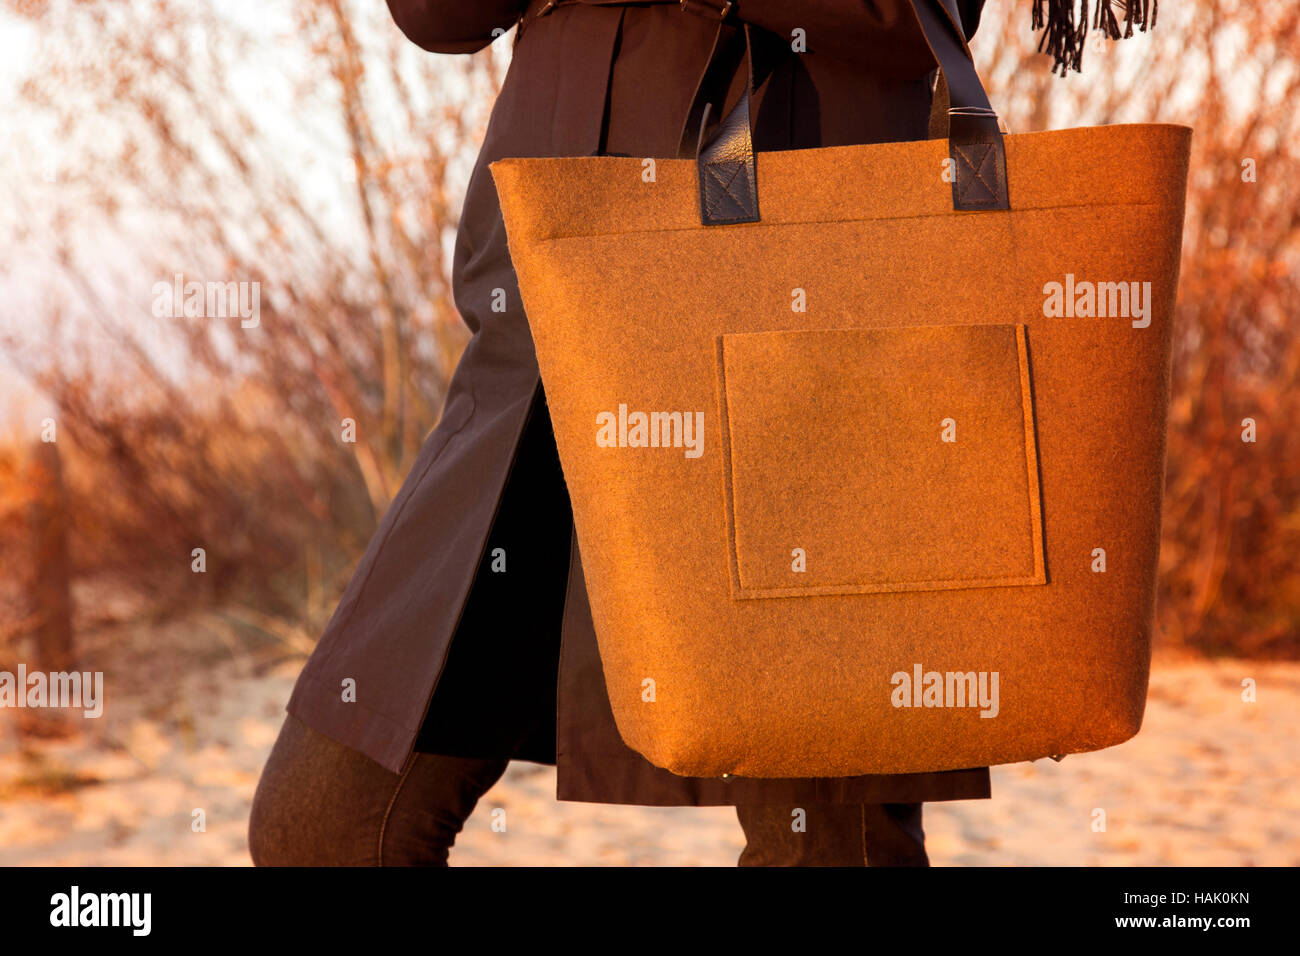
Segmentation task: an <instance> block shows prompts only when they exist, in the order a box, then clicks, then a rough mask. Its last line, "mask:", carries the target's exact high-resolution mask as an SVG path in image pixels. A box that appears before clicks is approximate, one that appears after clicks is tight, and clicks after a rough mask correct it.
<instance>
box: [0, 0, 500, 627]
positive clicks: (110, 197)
mask: <svg viewBox="0 0 1300 956" xmlns="http://www.w3.org/2000/svg"><path fill="white" fill-rule="evenodd" d="M8 7H9V10H10V12H11V13H16V14H17V15H19V16H20V17H22V18H24V19H25V20H26V21H27V22H28V23H30V24H34V25H35V27H36V29H37V31H38V33H39V35H40V36H41V37H42V38H43V39H44V40H45V41H46V42H44V43H43V44H42V46H41V56H40V59H39V61H38V63H37V65H36V69H34V70H33V72H32V74H31V75H30V77H29V78H28V79H27V80H26V82H25V83H24V85H23V89H22V93H23V98H24V101H25V103H26V104H27V106H28V107H29V110H30V112H29V118H31V122H29V123H28V124H27V125H26V127H23V126H21V125H20V124H19V125H18V132H16V134H15V142H16V144H17V145H18V148H19V149H20V150H22V149H27V150H29V151H31V152H32V154H33V155H35V154H37V153H42V152H43V153H44V154H46V155H47V156H48V158H47V160H46V161H45V162H44V164H43V165H42V166H41V168H39V169H36V168H33V169H32V170H29V174H33V173H37V172H39V173H40V174H41V179H43V180H44V181H43V182H42V181H38V180H37V179H36V178H35V176H33V177H32V181H31V182H30V183H28V184H26V185H27V186H28V187H30V188H24V189H22V190H20V191H19V193H18V195H19V197H20V202H22V203H23V204H24V205H23V208H19V209H17V210H16V211H15V215H14V217H13V219H14V221H15V222H16V223H18V231H17V232H16V235H15V237H14V239H15V240H16V243H17V244H18V245H20V246H21V247H22V248H23V249H24V250H25V252H26V259H27V260H28V261H36V262H38V263H41V264H42V265H43V269H42V270H41V271H40V272H38V273H36V274H35V275H33V276H31V279H30V281H32V282H35V283H40V284H41V285H42V287H43V288H42V290H41V295H40V296H39V297H38V298H39V301H40V302H42V303H48V305H46V306H44V307H43V308H41V309H40V312H39V313H34V314H33V313H29V314H27V315H23V316H21V317H20V318H19V319H18V320H17V321H16V322H13V321H11V322H10V323H8V325H7V327H6V326H5V325H4V324H0V333H3V334H4V335H5V341H4V342H0V344H3V345H7V348H8V352H9V356H10V361H11V362H12V364H13V365H15V366H16V367H18V368H20V369H22V370H23V371H24V373H25V374H26V376H27V377H28V378H29V380H30V382H31V383H32V385H33V386H34V387H35V388H36V389H37V390H38V391H39V392H40V393H41V394H42V395H44V396H47V397H48V398H49V399H50V400H51V401H52V402H53V405H54V406H55V408H56V412H55V414H54V416H53V417H54V418H55V419H56V421H57V426H58V439H59V443H60V445H61V446H63V448H64V459H65V461H66V463H67V474H68V482H67V483H68V488H69V500H70V508H71V510H72V513H73V516H74V519H73V520H74V531H73V533H74V547H73V551H74V554H75V555H76V560H77V563H78V571H79V572H80V573H81V574H82V575H85V576H96V577H99V578H103V577H105V576H108V577H111V578H113V579H115V580H117V581H118V582H119V583H120V584H121V585H122V586H127V587H132V588H136V589H145V590H147V591H148V593H150V594H152V595H154V596H156V598H157V599H158V602H159V604H160V605H161V607H160V610H167V609H168V608H182V607H193V606H194V605H195V604H196V603H199V602H213V603H221V602H231V601H236V602H246V603H251V604H253V605H255V606H256V607H257V608H258V609H260V610H262V611H266V612H270V613H273V614H276V615H281V616H284V617H286V618H299V619H301V618H302V617H304V616H306V617H313V616H315V617H319V616H321V615H324V614H327V613H328V611H329V609H331V608H332V600H331V598H332V597H333V598H336V597H337V592H338V590H339V588H340V587H341V584H342V583H343V580H344V579H345V577H346V573H347V571H348V570H349V568H350V566H351V565H352V563H353V562H354V561H355V559H356V557H357V555H358V553H359V551H360V549H361V548H362V547H363V546H364V544H365V542H366V540H367V539H368V538H369V536H370V534H371V532H372V531H373V529H374V526H375V524H376V521H377V519H378V516H379V515H380V514H382V512H383V510H384V508H385V507H386V506H387V504H388V502H389V500H390V499H391V498H392V496H393V495H394V494H395V492H396V490H397V488H398V486H399V485H400V483H401V480H402V478H403V477H404V475H405V473H406V471H407V470H408V469H409V467H410V464H411V462H412V461H413V459H414V458H415V456H416V454H417V452H418V450H419V447H420V445H421V443H422V441H423V439H424V437H425V435H426V434H427V433H428V431H429V430H430V429H431V428H432V427H433V425H434V424H435V423H436V421H437V417H438V415H439V412H440V409H441V405H442V402H443V399H444V396H445V392H446V387H447V382H448V379H449V377H450V374H451V371H452V370H453V369H454V367H455V363H456V361H457V359H458V357H459V354H460V351H461V349H462V348H463V345H464V342H465V339H466V334H467V333H466V331H465V329H464V326H463V324H462V323H461V322H460V320H459V317H458V315H457V314H456V311H455V309H454V307H453V305H452V302H451V291H450V255H451V250H452V239H453V237H454V234H455V230H456V226H457V217H458V214H459V206H460V197H461V196H462V195H463V193H464V189H465V181H466V179H467V175H468V171H469V168H470V167H471V165H472V161H473V158H474V155H475V153H476V148H477V144H478V142H479V141H480V139H481V136H482V131H483V127H484V124H485V121H486V116H487V110H488V108H489V107H490V104H491V102H492V99H493V96H494V94H495V90H496V89H497V87H498V85H499V82H500V79H501V75H502V70H503V60H504V59H505V56H504V55H503V52H502V51H501V50H496V51H487V52H485V53H482V54H479V55H476V56H474V57H456V58H448V57H434V56H431V55H429V54H426V53H424V52H423V51H420V50H419V49H417V48H416V47H414V46H413V45H412V44H410V43H409V42H408V41H407V40H406V39H405V38H404V37H403V36H402V35H401V34H400V33H399V31H398V30H397V28H396V27H395V26H394V25H393V24H392V23H391V20H390V18H389V16H388V13H387V10H386V8H385V7H384V5H383V4H382V3H380V4H375V3H372V2H369V0H365V2H344V0H312V2H303V3H297V4H292V5H283V6H278V7H267V8H266V9H265V10H263V11H261V12H259V13H258V16H257V18H256V20H255V22H252V23H247V24H245V23H241V21H240V20H239V18H238V16H237V15H236V13H235V12H234V11H228V10H226V11H223V10H220V9H219V8H217V7H212V6H211V5H210V4H206V3H200V2H192V0H191V2H168V3H161V2H144V0H134V2H127V3H123V2H115V0H81V2H71V0H64V2H57V0H56V2H51V3H42V4H30V3H26V2H18V0H14V2H10V3H9V4H8ZM503 45H504V44H498V46H503ZM22 135H25V136H27V138H28V142H26V143H23V142H22V141H21V140H19V139H17V137H18V136H22ZM11 268H12V266H11ZM178 273H179V274H181V275H183V276H184V279H185V281H191V280H193V281H198V282H203V283H206V282H235V283H240V282H243V283H257V284H258V288H259V291H260V295H259V299H260V302H259V304H260V322H259V324H258V325H257V327H255V328H244V327H242V325H241V323H240V320H239V319H238V318H237V317H236V318H220V317H211V316H209V317H206V318H194V317H192V318H185V317H172V316H161V317H160V316H158V315H156V314H155V313H154V305H155V302H154V299H155V295H154V286H155V284H156V283H160V282H161V283H170V282H171V281H172V277H173V276H174V275H176V274H178ZM10 278H11V279H12V278H13V276H12V275H11V276H10ZM24 278H26V277H24ZM250 288H251V286H250ZM347 420H350V421H352V422H354V423H355V431H354V434H355V441H351V442H350V441H345V440H344V435H345V431H344V423H345V421H347ZM38 429H39V422H37V421H35V420H32V421H26V422H23V423H22V424H21V427H20V428H19V431H20V433H24V432H25V433H26V434H27V435H29V436H31V437H34V436H35V435H36V433H37V431H38ZM196 547H202V548H204V549H205V550H206V554H207V573H206V574H205V575H202V576H196V575H194V574H192V573H191V571H190V562H191V557H190V555H191V551H192V549H193V548H196ZM320 623H321V622H320V621H319V620H314V621H310V620H309V621H306V622H305V624H306V626H308V627H316V626H319V624H320Z"/></svg>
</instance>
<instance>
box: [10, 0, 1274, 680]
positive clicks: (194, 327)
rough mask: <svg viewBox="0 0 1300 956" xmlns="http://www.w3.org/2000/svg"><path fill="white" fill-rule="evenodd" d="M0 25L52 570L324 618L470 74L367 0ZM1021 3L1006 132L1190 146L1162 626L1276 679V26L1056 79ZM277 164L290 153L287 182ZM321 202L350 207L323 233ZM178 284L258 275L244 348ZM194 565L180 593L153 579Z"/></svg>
mask: <svg viewBox="0 0 1300 956" xmlns="http://www.w3.org/2000/svg"><path fill="white" fill-rule="evenodd" d="M8 3H9V7H10V8H11V9H14V10H17V11H19V12H20V13H21V14H22V15H23V16H25V17H28V18H30V19H31V20H32V21H34V22H36V23H37V24H38V26H39V28H40V30H41V31H42V34H43V35H45V36H47V37H50V38H54V39H57V42H51V43H49V44H48V55H47V60H46V61H43V62H42V63H41V66H40V70H39V71H38V72H37V74H36V75H34V76H33V77H32V78H31V80H30V81H29V82H28V83H27V85H26V87H25V90H24V92H25V95H26V98H27V101H28V102H29V103H30V104H32V105H33V107H34V108H36V109H38V110H39V111H40V112H41V115H42V116H44V117H47V118H48V119H49V120H50V130H51V131H50V133H49V135H50V136H51V137H53V138H54V139H55V141H57V142H58V143H59V144H60V149H59V151H58V154H57V155H58V158H59V160H60V161H59V163H57V164H56V168H54V169H53V170H51V171H49V175H48V176H47V178H49V179H51V180H52V187H51V188H50V189H48V190H46V191H45V192H44V193H42V194H41V195H42V197H43V198H42V199H41V201H40V202H41V203H42V204H43V205H38V203H37V202H36V201H33V203H32V208H30V209H26V210H23V209H20V210H19V212H20V214H21V215H20V216H19V218H20V220H21V221H24V222H27V223H29V224H31V223H44V225H43V226H35V225H31V226H29V232H28V234H27V236H26V237H25V239H26V241H27V243H28V244H29V245H35V246H38V247H41V248H42V249H43V251H44V253H45V255H44V260H45V261H49V262H52V263H55V264H57V268H56V270H55V271H53V272H52V273H50V274H49V275H44V276H42V277H40V281H42V282H43V283H44V286H45V288H46V293H45V294H44V295H43V296H42V301H44V302H47V303H51V304H50V305H48V306H47V307H45V308H43V309H42V310H41V312H40V314H35V315H33V316H31V317H30V319H31V324H32V326H33V328H38V331H39V335H38V336H37V337H36V343H35V347H33V346H32V345H31V342H30V337H29V341H28V344H27V345H24V344H23V343H22V342H19V341H17V340H12V341H11V342H10V347H11V349H13V350H14V354H15V355H17V356H18V360H19V362H20V364H22V365H23V367H25V368H27V369H28V371H29V374H30V375H31V376H32V377H33V379H34V381H35V382H36V383H37V384H38V385H39V386H40V387H41V388H42V389H43V390H44V391H45V392H46V393H47V394H48V395H50V396H51V397H52V398H53V399H54V401H55V403H56V405H57V407H58V410H59V411H58V418H59V424H60V428H61V437H65V438H67V439H69V440H70V441H71V443H72V446H73V447H72V450H71V451H70V453H69V455H68V459H69V468H68V475H69V478H68V482H69V486H70V488H71V493H72V497H73V501H74V507H75V514H76V526H75V534H76V536H77V541H76V547H75V553H76V554H77V555H78V560H79V562H80V569H81V571H82V572H83V573H87V574H91V573H102V572H104V571H105V570H112V571H114V572H116V573H118V574H119V575H120V576H121V577H122V578H123V579H127V580H131V581H135V582H137V583H138V582H143V581H150V582H151V583H150V584H149V586H150V587H151V588H152V589H153V590H155V591H156V592H157V593H159V594H168V593H170V594H171V595H172V602H173V603H178V604H185V603H187V602H193V601H194V600H197V599H199V598H203V599H211V600H213V601H229V600H232V599H234V598H235V597H238V598H239V599H241V600H243V599H245V597H246V595H247V594H248V593H252V594H253V595H255V596H256V600H257V601H258V602H259V603H260V604H261V605H262V606H265V607H268V608H272V609H274V610H275V612H276V613H280V614H284V615H290V616H292V615H298V616H300V617H301V616H306V617H309V618H310V617H311V616H312V615H313V614H315V613H322V614H323V613H328V610H329V608H330V607H331V606H332V600H331V597H332V596H335V595H336V594H337V589H338V587H339V586H340V584H341V583H342V580H343V575H344V574H345V573H346V570H347V568H348V566H349V565H350V562H351V561H352V560H355V556H356V554H357V551H358V550H359V548H360V547H361V546H362V544H363V543H364V541H365V539H366V537H367V536H368V534H369V532H370V530H371V529H372V528H373V526H374V522H375V519H376V516H377V514H378V513H379V512H380V511H382V508H383V507H384V505H385V504H386V502H387V501H388V500H389V498H390V497H391V496H392V494H393V492H394V491H395V489H396V487H397V485H398V483H399V482H400V480H401V477H402V475H403V474H404V472H405V470H406V469H407V467H409V464H410V462H411V460H412V458H413V456H414V454H415V453H416V450H417V449H418V447H419V444H420V442H421V439H422V438H423V436H424V434H425V433H426V432H427V430H428V428H429V427H430V426H431V425H432V424H433V423H434V421H435V420H436V417H437V411H438V406H439V404H440V402H441V400H442V396H443V394H444V392H445V387H446V382H447V378H448V376H449V374H450V371H451V369H452V368H453V366H454V363H455V360H456V357H457V356H458V354H459V350H460V347H461V345H462V344H463V340H464V330H463V328H462V326H461V324H460V323H459V320H458V319H457V317H456V315H455V311H454V309H453V307H452V304H451V297H450V292H449V279H448V275H449V263H448V254H449V250H450V237H451V234H452V232H453V231H454V228H455V224H456V209H457V207H458V201H459V197H460V196H461V195H462V194H463V191H464V185H465V175H464V174H465V169H466V166H467V163H468V161H469V160H470V159H472V154H473V148H474V144H475V142H476V141H477V138H478V135H479V133H480V131H481V128H482V122H483V118H484V115H485V109H486V107H487V106H488V105H489V104H490V101H491V96H492V93H493V91H494V89H495V88H496V84H497V82H498V81H499V78H500V68H501V59H500V57H499V56H496V55H478V56H476V57H474V58H470V59H465V58H455V59H451V58H445V57H431V56H428V55H425V54H422V53H421V52H420V51H418V50H416V49H415V48H414V47H413V46H411V45H410V44H409V43H407V42H406V41H405V40H404V39H403V38H402V37H401V36H400V35H399V34H398V33H397V31H396V30H395V29H394V28H393V27H392V25H391V24H390V23H388V22H387V14H386V11H385V10H384V8H383V5H382V4H376V3H369V2H366V3H352V4H344V3H343V2H342V0H305V2H302V3H299V4H297V5H294V6H293V7H292V11H293V12H292V13H291V14H288V16H290V17H291V19H289V20H287V21H285V22H283V23H280V22H276V21H275V20H274V18H272V17H269V15H270V14H271V13H272V12H273V11H274V9H275V8H268V9H267V11H266V12H267V14H268V20H267V22H265V23H259V24H257V25H256V26H255V27H254V28H251V29H250V28H244V29H241V28H240V27H239V26H238V24H237V23H236V22H235V21H234V20H233V19H232V18H231V17H230V16H229V15H226V14H222V15H217V14H215V13H213V11H212V10H211V9H209V8H207V7H205V6H203V5H201V4H198V3H194V2H188V3H179V2H171V3H161V2H157V3H155V2H128V3H119V2H110V0H83V2H75V3H74V2H71V0H63V2H51V3H42V4H33V3H29V2H26V0H8ZM1030 6H1031V4H1030V3H1029V2H1028V0H1015V2H1012V0H993V2H991V3H990V4H989V6H988V7H987V8H986V10H985V13H984V16H983V21H982V26H981V30H980V35H979V37H978V38H977V40H976V43H975V51H976V56H977V60H978V62H979V66H980V68H981V71H982V73H983V74H984V76H985V77H986V79H987V81H988V85H989V88H990V94H991V96H992V99H993V102H994V105H995V106H996V107H998V108H999V109H1000V111H1001V112H1002V113H1003V115H1004V117H1005V118H1006V119H1007V121H1008V123H1009V125H1010V127H1011V129H1012V130H1013V131H1029V130H1037V129H1050V128H1060V127H1066V126H1076V125H1091V124H1101V123H1115V122H1147V121H1160V122H1181V123H1187V124H1189V125H1191V126H1193V127H1194V128H1195V130H1196V134H1195V137H1194V154H1193V159H1192V175H1191V182H1190V188H1189V194H1188V206H1187V229H1186V234H1185V239H1184V256H1183V264H1182V281H1181V288H1180V297H1179V303H1178V311H1177V316H1176V332H1175V359H1174V397H1173V404H1172V410H1171V422H1170V433H1169V444H1168V491H1167V496H1166V513H1165V539H1164V546H1163V551H1162V566H1161V585H1160V602H1159V628H1160V633H1161V637H1162V639H1163V640H1164V641H1166V642H1169V643H1174V644H1179V645H1184V646H1190V647H1197V648H1201V649H1204V650H1207V651H1211V652H1235V653H1243V654H1250V655H1259V656H1292V657H1294V656H1296V655H1297V654H1298V653H1300V637H1298V636H1297V635H1298V634H1300V610H1298V608H1300V446H1298V445H1297V439H1296V437H1295V434H1294V431H1293V430H1292V423H1293V422H1295V421H1297V420H1300V390H1298V389H1297V388H1296V387H1295V386H1296V382H1297V363H1298V362H1300V331H1298V330H1297V325H1296V322H1295V319H1296V317H1297V312H1298V311H1300V310H1298V308H1297V304H1298V302H1300V290H1298V289H1297V283H1298V282H1300V268H1298V266H1300V263H1298V262H1297V258H1298V256H1297V227H1296V217H1297V213H1298V211H1300V157H1297V150H1298V149H1300V145H1298V144H1300V136H1297V132H1298V130H1297V123H1300V111H1296V110H1295V109H1293V108H1292V104H1293V103H1294V102H1296V101H1297V93H1298V92H1300V23H1298V22H1297V17H1298V16H1300V12H1298V11H1297V8H1296V6H1295V5H1294V4H1252V3H1247V2H1245V0H1181V2H1178V0H1165V3H1164V4H1162V5H1161V6H1160V12H1159V21H1158V24H1157V26H1156V27H1155V29H1154V30H1153V31H1151V32H1150V33H1149V34H1139V35H1138V36H1136V37H1134V38H1132V39H1126V40H1123V41H1110V42H1105V43H1102V44H1098V43H1096V42H1095V40H1094V41H1090V42H1089V44H1088V46H1087V48H1086V51H1085V53H1084V56H1083V62H1082V67H1083V72H1082V73H1081V74H1080V73H1070V74H1069V75H1068V76H1066V77H1064V78H1059V77H1057V76H1054V75H1052V73H1051V71H1050V68H1051V63H1050V61H1049V60H1048V58H1046V57H1044V56H1041V55H1038V54H1036V53H1035V52H1034V49H1033V48H1034V45H1035V38H1034V37H1033V35H1032V34H1031V32H1030V30H1029V8H1030ZM1093 9H1094V12H1095V9H1096V4H1093ZM498 46H503V44H498ZM498 52H501V51H498ZM266 57H273V58H277V63H276V65H275V66H273V67H271V68H269V69H268V68H267V67H266V65H265V63H264V62H263V61H264V59H265V58H266ZM281 62H283V64H284V68H283V70H281V68H280V63H281ZM280 72H284V73H286V74H292V75H293V76H294V77H297V79H296V80H295V81H294V82H295V83H296V86H295V87H294V89H293V96H292V98H291V99H290V100H289V101H288V104H287V105H286V103H285V102H284V101H282V100H280V101H273V100H272V99H271V98H265V97H257V96H255V97H252V98H251V99H250V98H249V97H248V96H247V95H243V96H239V95H236V91H237V90H238V89H240V88H241V85H242V84H246V83H247V82H254V81H258V79H259V78H260V77H265V76H266V75H268V74H270V75H275V74H278V73H280ZM250 77H251V79H250ZM244 92H245V94H246V93H247V91H246V90H245V91H244ZM286 143H288V144H290V145H296V146H299V147H300V146H301V145H302V144H303V143H313V144H314V143H319V144H320V149H319V151H318V152H313V153H312V154H311V159H312V160H313V162H309V163H307V164H306V165H303V164H302V159H301V157H302V152H301V150H300V149H299V150H298V151H297V152H295V151H294V150H292V149H289V150H286V149H285V144H286ZM31 148H33V149H39V144H33V145H32V146H31ZM317 160H318V162H317ZM1247 160H1249V161H1251V162H1252V163H1253V167H1254V169H1255V171H1256V181H1253V182H1250V181H1245V180H1244V179H1243V163H1244V162H1246V161H1247ZM1135 161H1140V159H1139V158H1135ZM322 183H324V184H325V188H326V190H327V191H330V190H332V196H333V197H335V198H337V197H340V196H345V197H347V200H348V201H347V202H346V203H344V204H342V208H343V213H342V215H340V211H339V210H340V204H339V203H337V202H335V203H332V204H330V203H326V204H324V205H322V204H321V203H320V202H319V199H320V193H321V184H322ZM306 184H312V185H313V186H314V187H315V191H314V192H313V191H312V190H311V189H307V188H305V185H306ZM46 207H48V208H46ZM42 214H45V215H42ZM121 250H128V252H129V254H127V255H123V254H121ZM114 253H117V254H114ZM176 272H182V273H184V274H185V275H186V277H187V278H198V279H200V280H204V279H212V278H216V279H225V280H233V281H257V282H260V283H261V284H262V321H261V327H260V328H259V329H258V330H240V329H239V328H238V327H237V325H232V324H231V323H229V322H225V323H222V322H212V321H209V320H203V321H199V322H187V321H183V320H167V321H166V322H160V321H158V320H156V319H153V318H152V317H151V316H150V315H149V313H148V299H149V297H148V294H147V290H148V289H149V287H150V286H151V284H152V283H153V282H155V281H158V280H164V281H165V280H166V279H168V278H169V277H170V276H171V275H173V274H174V273H176ZM127 289H129V290H132V292H131V296H125V297H124V296H123V295H122V294H114V291H113V290H118V291H119V293H120V290H127ZM132 296H134V297H133V298H132ZM88 329H89V330H93V331H94V332H95V334H94V335H93V336H92V335H90V334H89V333H88V331H87V330H88ZM19 338H21V337H19ZM105 359H107V361H105ZM343 418H353V419H355V420H356V422H357V425H358V429H357V437H358V441H357V442H356V444H354V445H347V444H343V443H341V442H340V441H339V428H340V420H341V419H343ZM1246 418H1250V419H1254V420H1255V422H1256V423H1257V429H1258V441H1257V442H1255V443H1243V442H1242V441H1241V432H1242V420H1243V419H1246ZM199 545H204V546H206V547H207V548H208V554H209V576H208V578H207V579H206V581H205V583H204V585H203V587H204V588H206V589H207V590H205V592H204V593H203V594H202V595H200V594H198V593H197V592H196V590H195V588H196V585H195V583H194V580H193V578H192V577H185V578H182V577H181V575H188V563H189V551H190V549H191V548H192V547H194V546H199ZM311 569H316V570H314V571H313V570H311ZM151 574H153V575H159V574H161V575H162V578H164V579H166V581H164V580H162V579H158V580H153V579H151V578H150V575H151ZM308 581H315V582H316V583H315V585H313V586H312V588H308V585H307V583H306V582H308ZM309 590H310V591H311V592H312V593H313V594H315V595H316V597H315V598H309V597H308V591H309ZM309 626H314V624H311V623H309Z"/></svg>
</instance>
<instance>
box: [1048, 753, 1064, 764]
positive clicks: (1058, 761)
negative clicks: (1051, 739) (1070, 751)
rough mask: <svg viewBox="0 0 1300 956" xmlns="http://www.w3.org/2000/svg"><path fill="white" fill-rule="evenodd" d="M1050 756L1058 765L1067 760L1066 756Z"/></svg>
mask: <svg viewBox="0 0 1300 956" xmlns="http://www.w3.org/2000/svg"><path fill="white" fill-rule="evenodd" d="M1048 756H1049V757H1051V758H1052V759H1053V760H1055V761H1056V762H1057V763H1060V762H1061V761H1062V760H1064V759H1065V754H1048Z"/></svg>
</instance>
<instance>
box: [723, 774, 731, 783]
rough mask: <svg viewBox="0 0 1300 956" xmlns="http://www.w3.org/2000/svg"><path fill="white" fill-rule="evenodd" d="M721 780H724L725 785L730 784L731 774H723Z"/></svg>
mask: <svg viewBox="0 0 1300 956" xmlns="http://www.w3.org/2000/svg"><path fill="white" fill-rule="evenodd" d="M722 779H723V780H725V781H726V782H727V783H731V774H729V773H724V774H723V775H722Z"/></svg>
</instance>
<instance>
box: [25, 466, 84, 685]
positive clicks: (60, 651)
mask: <svg viewBox="0 0 1300 956" xmlns="http://www.w3.org/2000/svg"><path fill="white" fill-rule="evenodd" d="M31 478H32V480H31V481H30V483H29V485H28V487H30V488H31V489H32V490H33V496H32V505H31V532H32V548H33V552H32V557H33V564H32V579H31V603H32V611H33V613H34V614H35V617H36V628H35V634H36V660H37V663H38V664H39V665H40V667H41V668H42V669H43V670H45V671H47V672H49V671H68V670H71V669H72V667H73V665H74V655H73V648H72V592H71V577H72V565H71V561H70V560H69V557H68V506H67V497H66V495H65V494H64V488H63V467H62V463H61V461H60V459H59V446H58V445H57V444H56V443H55V442H44V441H38V442H37V443H36V445H35V447H34V448H33V452H32V468H31Z"/></svg>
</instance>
